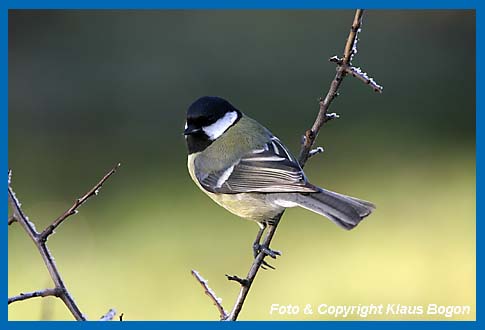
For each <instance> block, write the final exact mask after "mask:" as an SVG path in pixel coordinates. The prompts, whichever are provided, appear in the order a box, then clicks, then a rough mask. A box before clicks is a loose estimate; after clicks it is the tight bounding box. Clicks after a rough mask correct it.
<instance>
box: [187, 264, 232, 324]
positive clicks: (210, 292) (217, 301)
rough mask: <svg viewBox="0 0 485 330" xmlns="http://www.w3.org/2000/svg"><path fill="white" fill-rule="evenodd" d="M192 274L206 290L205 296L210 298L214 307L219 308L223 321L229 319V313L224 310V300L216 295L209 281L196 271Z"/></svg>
mask: <svg viewBox="0 0 485 330" xmlns="http://www.w3.org/2000/svg"><path fill="white" fill-rule="evenodd" d="M191 273H192V275H193V276H194V277H195V279H196V280H197V282H199V283H200V285H201V286H202V287H203V288H204V292H205V294H206V295H208V296H209V298H210V299H211V300H212V302H213V303H214V305H215V306H216V307H217V310H218V311H219V313H220V315H221V320H225V319H226V318H227V312H226V310H225V309H224V307H222V299H221V298H219V297H217V296H216V293H215V292H214V291H213V290H212V289H211V288H210V287H209V285H208V284H207V280H206V279H204V278H203V277H202V276H201V275H200V274H199V272H197V271H196V270H192V271H191Z"/></svg>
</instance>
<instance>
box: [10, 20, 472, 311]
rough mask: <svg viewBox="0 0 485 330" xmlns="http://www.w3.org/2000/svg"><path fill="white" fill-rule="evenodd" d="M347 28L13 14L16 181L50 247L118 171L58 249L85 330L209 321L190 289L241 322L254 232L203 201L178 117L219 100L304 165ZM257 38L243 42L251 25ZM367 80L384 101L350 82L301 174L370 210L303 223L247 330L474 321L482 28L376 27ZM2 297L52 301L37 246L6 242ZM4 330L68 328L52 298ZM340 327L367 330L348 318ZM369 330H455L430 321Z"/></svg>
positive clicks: (364, 44) (287, 232)
mask: <svg viewBox="0 0 485 330" xmlns="http://www.w3.org/2000/svg"><path fill="white" fill-rule="evenodd" d="M352 18H353V11H323V10H322V11H145V12H141V11H111V12H93V11H82V12H73V11H11V12H10V14H9V167H11V168H12V169H13V183H12V186H13V188H14V190H15V191H16V193H17V195H18V197H19V198H20V200H21V202H22V203H23V208H24V211H25V212H26V213H27V215H29V217H30V218H31V220H32V221H34V222H35V224H36V226H37V228H38V229H40V228H43V227H45V226H46V225H47V224H49V223H50V222H51V221H52V220H53V219H55V218H56V217H57V216H58V215H60V214H61V213H62V212H64V211H65V210H66V209H67V208H68V207H69V206H70V205H71V204H72V202H73V201H74V199H75V198H77V197H80V196H81V195H82V194H84V192H86V191H87V190H88V189H89V188H91V187H92V186H93V185H94V184H95V183H96V182H97V181H98V180H99V179H100V178H101V177H102V176H103V175H104V174H105V173H106V172H107V171H108V170H109V169H110V168H111V167H112V166H113V165H114V164H116V163H117V162H121V164H122V166H121V168H120V169H119V171H118V172H117V173H116V174H115V175H114V176H113V177H112V178H110V180H109V181H108V182H107V183H106V185H105V186H104V187H103V188H102V190H101V192H100V194H99V196H97V197H95V198H93V199H92V200H90V201H88V203H87V204H86V205H84V206H82V207H81V209H80V212H79V214H77V215H75V216H73V217H71V218H69V219H68V220H67V221H66V222H65V223H64V224H63V225H62V226H61V227H60V228H59V229H58V230H57V233H56V234H55V235H54V236H52V237H51V238H50V239H49V247H50V248H51V250H52V252H53V254H54V257H55V258H56V262H57V264H58V266H59V269H60V272H61V274H62V275H63V277H64V279H65V281H66V284H67V286H68V288H69V289H70V291H71V293H72V294H73V296H74V298H75V300H76V302H77V303H78V304H79V307H80V308H81V310H82V311H83V312H84V313H85V314H86V315H87V316H88V317H89V318H91V319H95V318H98V317H100V316H101V315H102V314H104V313H105V312H106V311H107V310H108V309H109V308H111V307H114V308H116V309H117V311H118V312H123V313H124V318H125V319H126V320H217V319H218V313H217V310H216V309H215V307H214V306H213V305H212V303H211V302H210V301H209V299H208V297H207V296H205V294H204V293H203V291H202V289H201V287H200V286H199V284H198V283H197V282H196V281H195V280H194V278H193V277H192V276H191V275H190V270H191V269H196V270H198V271H199V272H200V273H201V275H202V276H204V277H205V278H206V279H208V280H209V285H210V286H211V287H212V288H213V289H214V290H215V291H216V292H217V294H218V295H219V296H220V297H221V298H222V299H223V304H224V306H225V308H226V309H231V308H232V304H233V302H234V300H235V298H236V296H237V293H238V289H239V287H238V285H236V284H235V283H233V282H228V281H227V280H226V279H225V276H224V274H237V275H239V276H244V275H245V274H246V272H247V271H248V269H249V266H250V264H251V262H252V249H251V245H252V241H253V239H254V236H255V235H256V232H257V228H258V227H257V226H256V224H254V223H251V222H248V221H244V220H240V219H238V218H237V217H236V216H234V215H232V214H230V213H228V212H227V211H225V210H224V209H222V208H220V207H218V206H217V205H216V204H215V203H213V202H212V201H211V200H210V199H209V198H208V197H207V196H205V195H204V194H203V193H202V192H200V191H199V190H198V189H197V188H196V186H195V185H194V184H193V183H192V181H191V180H190V178H189V176H188V173H187V171H186V160H185V157H186V151H185V145H184V140H183V136H182V129H183V125H184V121H185V118H184V116H185V111H186V109H187V107H188V106H189V105H190V103H191V102H192V101H193V100H195V99H196V98H197V97H199V96H201V95H219V96H223V97H225V98H227V99H228V100H229V101H231V102H232V103H233V104H234V105H235V106H236V107H237V108H239V109H240V110H242V111H244V112H245V113H247V114H248V115H250V116H251V117H253V118H255V119H257V120H258V121H259V122H261V123H262V124H264V125H265V126H267V127H268V128H270V129H271V130H272V131H273V133H275V134H276V135H278V136H279V137H280V138H281V139H282V140H283V141H284V142H285V143H286V144H287V145H288V146H289V147H290V148H291V150H292V151H293V152H294V153H297V151H298V148H299V141H300V136H301V134H302V133H303V132H304V130H305V129H306V128H307V127H309V126H310V125H311V124H312V123H313V120H314V117H315V115H316V112H317V110H318V104H317V103H318V102H317V98H318V97H319V96H320V95H322V93H324V92H325V91H326V90H327V89H328V86H329V83H330V81H331V79H332V78H333V75H334V72H335V71H334V70H335V69H334V66H333V64H330V63H327V58H328V57H330V56H332V55H335V54H340V53H341V52H342V49H343V46H344V43H345V38H346V36H347V34H348V29H349V27H350V23H351V21H352ZM248 22H251V24H247V23H248ZM354 62H355V65H357V66H361V67H362V68H363V69H364V70H365V71H368V73H369V74H370V75H371V76H373V77H375V78H376V80H377V81H378V82H379V83H381V84H382V85H383V86H384V93H383V94H382V95H378V94H376V93H374V92H372V90H371V89H370V88H369V87H367V86H365V85H363V84H362V83H361V82H360V81H357V80H356V79H353V78H347V79H346V80H345V81H344V84H343V88H342V90H341V96H340V97H339V98H337V100H336V101H335V102H334V103H333V105H332V107H331V111H332V112H333V111H335V112H337V113H339V114H340V115H341V118H340V119H339V120H334V121H331V122H330V123H328V125H326V126H325V127H324V128H323V129H322V131H321V134H320V136H319V139H318V145H321V146H323V147H324V148H325V150H326V151H325V153H323V154H321V155H318V156H316V157H315V158H312V159H311V160H310V161H309V163H308V165H307V166H306V169H305V171H306V173H307V176H308V177H309V178H310V180H311V182H312V183H314V184H317V185H320V186H323V187H325V188H328V189H331V190H335V191H338V192H342V193H345V194H348V195H352V196H355V197H359V198H363V199H367V200H370V201H372V202H374V203H375V204H376V205H377V210H376V211H375V213H374V214H372V216H370V217H369V218H367V219H366V220H365V221H364V222H362V223H361V224H360V225H359V226H358V227H357V228H356V229H355V230H353V231H350V232H347V231H344V230H342V229H340V228H338V227H337V226H335V225H334V224H333V223H331V222H330V221H328V220H327V219H325V218H322V217H320V216H318V215H316V214H313V213H311V212H308V211H305V210H300V209H291V210H288V211H287V212H286V214H285V215H284V217H283V220H282V222H281V224H280V226H279V228H278V231H277V233H276V237H275V239H274V240H273V243H272V247H273V248H274V249H279V250H282V252H283V255H282V256H281V257H280V258H278V259H277V260H268V261H269V262H270V263H271V264H272V265H274V266H275V267H276V268H277V269H276V271H272V270H268V271H260V273H259V274H258V276H257V278H256V281H255V282H254V284H253V287H252V289H251V292H250V294H249V296H248V299H247V301H246V304H245V306H244V308H243V311H242V313H241V315H240V319H241V320H285V319H288V320H296V319H308V320H324V319H329V320H332V319H334V318H332V317H331V316H328V315H318V313H314V314H313V315H304V314H303V313H300V314H299V315H297V316H292V315H277V314H276V315H275V314H273V315H270V308H271V305H272V304H280V305H288V304H292V305H299V306H305V305H306V304H312V305H313V306H318V305H319V304H328V305H359V304H362V305H366V304H385V305H387V304H403V305H424V306H426V305H427V304H438V305H470V306H471V313H470V315H462V316H455V317H454V318H451V319H454V320H456V319H466V320H473V319H475V316H476V315H475V301H476V294H475V288H476V277H475V269H476V266H475V244H476V239H475V68H474V63H475V15H474V12H472V11H368V12H366V14H365V16H364V25H363V31H362V33H361V34H360V42H359V53H358V55H357V56H356V58H355V61H354ZM8 230H9V233H8V235H9V260H8V275H9V280H8V293H9V296H11V295H16V294H19V293H20V292H27V291H32V290H37V289H41V288H45V287H50V286H51V283H50V278H49V276H48V273H47V271H46V270H45V267H44V265H43V264H42V261H41V259H40V257H39V255H38V253H37V252H36V250H35V248H34V246H33V244H32V243H31V242H30V241H29V239H28V237H27V236H26V235H25V233H24V232H23V231H22V229H21V228H20V226H18V224H14V225H12V226H10V227H9V229H8ZM8 310H9V319H10V320H38V319H55V320H58V319H60V320H64V319H66V320H70V319H72V317H71V315H70V314H69V312H68V311H67V309H66V308H65V306H64V305H63V304H62V302H60V301H59V300H57V299H55V298H36V299H31V300H28V301H25V302H18V303H14V304H11V305H10V306H9V307H8ZM347 319H362V318H360V317H358V316H355V315H354V316H352V317H349V318H347ZM365 319H367V320H371V319H408V320H409V319H440V320H443V319H449V318H444V317H440V316H430V315H402V316H392V317H390V316H386V315H383V316H369V317H367V318H365Z"/></svg>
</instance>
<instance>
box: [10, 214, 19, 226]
mask: <svg viewBox="0 0 485 330" xmlns="http://www.w3.org/2000/svg"><path fill="white" fill-rule="evenodd" d="M14 222H17V219H16V218H15V217H14V216H13V215H12V216H10V217H9V218H8V225H9V226H10V225H11V224H12V223H14Z"/></svg>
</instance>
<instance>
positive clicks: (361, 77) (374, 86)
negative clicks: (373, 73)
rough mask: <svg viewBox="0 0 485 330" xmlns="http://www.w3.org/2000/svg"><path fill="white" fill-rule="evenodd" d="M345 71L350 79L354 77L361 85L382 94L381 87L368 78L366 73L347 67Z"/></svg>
mask: <svg viewBox="0 0 485 330" xmlns="http://www.w3.org/2000/svg"><path fill="white" fill-rule="evenodd" d="M345 71H346V72H347V73H348V74H350V75H351V76H352V77H355V78H357V79H359V80H360V81H362V82H363V83H365V84H367V85H369V86H370V87H371V88H372V89H373V90H374V91H375V92H377V93H382V90H383V87H382V86H381V85H379V84H378V83H377V82H376V81H375V80H374V79H373V78H371V77H369V76H368V75H367V73H365V72H364V71H362V70H361V69H360V68H356V67H354V66H348V67H346V68H345Z"/></svg>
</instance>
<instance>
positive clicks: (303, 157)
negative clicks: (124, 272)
mask: <svg viewBox="0 0 485 330" xmlns="http://www.w3.org/2000/svg"><path fill="white" fill-rule="evenodd" d="M363 13H364V10H363V9H357V10H356V12H355V16H354V20H353V23H352V27H351V29H350V33H349V36H348V38H347V42H346V44H345V48H344V54H343V57H342V58H338V57H336V56H334V57H332V58H330V61H331V62H334V63H336V64H337V73H336V74H335V77H334V79H333V80H332V82H331V83H330V88H329V90H328V92H327V95H326V96H325V98H324V99H323V98H320V102H319V111H318V115H317V118H316V119H315V122H314V123H313V126H312V127H311V128H310V129H308V130H307V131H306V132H305V135H304V140H303V143H302V146H301V150H300V154H299V158H298V159H299V163H300V165H301V167H302V168H303V167H304V166H305V164H306V162H307V160H308V159H309V158H310V157H311V156H313V155H315V154H317V153H320V152H321V150H323V149H321V150H320V149H319V148H317V149H314V150H312V148H313V145H314V143H315V140H316V138H317V136H318V132H319V131H320V129H321V128H322V126H323V125H324V124H325V123H326V122H328V121H329V120H331V119H334V118H338V115H337V114H335V113H328V109H329V107H330V104H331V103H332V101H333V100H334V99H335V97H336V96H337V95H338V93H337V92H338V89H339V87H340V85H341V84H342V80H343V79H344V78H345V76H346V75H347V74H351V75H352V76H354V77H356V78H358V79H359V80H362V81H363V82H365V83H366V84H368V85H369V86H371V87H372V88H373V89H374V90H375V91H376V92H379V93H380V92H382V87H381V86H380V85H379V84H377V83H376V82H375V81H374V80H373V79H372V78H370V77H369V76H368V75H367V74H366V73H365V72H363V71H362V70H360V68H355V67H353V66H352V58H353V56H354V55H355V54H356V53H357V40H358V39H357V34H358V33H359V32H360V27H361V24H362V16H363ZM282 215H283V212H282V213H281V214H280V215H279V216H278V218H277V219H276V220H275V221H274V223H273V224H271V225H270V226H269V228H268V230H267V232H266V236H265V238H264V240H263V243H262V244H261V245H262V246H263V247H269V245H270V243H271V240H272V239H273V236H274V234H275V232H276V228H277V227H278V223H279V220H280V219H281V216H282ZM266 255H267V254H266V253H265V252H264V250H263V249H262V250H261V252H260V253H258V255H257V256H256V258H255V259H254V261H253V263H252V265H251V268H250V269H249V272H248V274H247V276H246V278H240V277H238V276H235V275H234V276H228V275H226V276H227V278H228V279H229V280H232V281H236V282H238V283H239V284H240V285H241V290H240V291H239V295H238V297H237V299H236V302H235V304H234V307H233V309H232V311H231V313H229V315H228V317H227V318H225V320H227V321H235V320H236V319H237V317H238V315H239V313H240V311H241V309H242V307H243V305H244V302H245V299H246V297H247V294H248V292H249V289H250V288H251V284H252V283H253V281H254V279H255V277H256V274H257V272H258V270H259V269H260V268H261V266H262V265H263V261H264V258H265V257H266ZM214 295H215V294H214Z"/></svg>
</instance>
